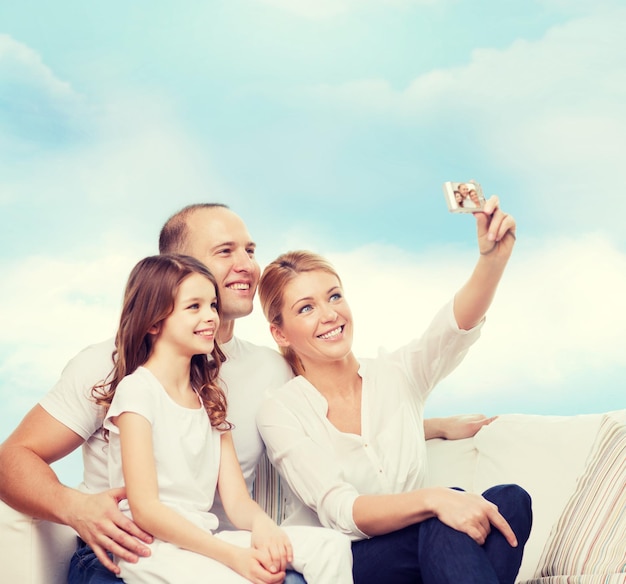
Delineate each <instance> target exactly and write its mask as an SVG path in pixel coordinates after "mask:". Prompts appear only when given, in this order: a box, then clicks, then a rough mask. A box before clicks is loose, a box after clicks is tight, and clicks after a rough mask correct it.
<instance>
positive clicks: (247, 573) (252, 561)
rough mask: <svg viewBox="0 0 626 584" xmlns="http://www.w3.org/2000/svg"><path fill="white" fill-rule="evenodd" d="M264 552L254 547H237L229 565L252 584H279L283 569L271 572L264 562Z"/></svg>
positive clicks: (281, 579)
mask: <svg viewBox="0 0 626 584" xmlns="http://www.w3.org/2000/svg"><path fill="white" fill-rule="evenodd" d="M263 556H264V553H263V552H262V551H261V550H257V549H254V548H237V550H236V551H235V552H234V557H233V562H232V564H230V563H229V567H230V568H232V569H233V570H235V572H237V573H238V574H241V576H243V577H244V578H245V579H246V580H249V581H250V582H253V583H254V584H280V582H283V581H284V580H285V572H284V571H276V572H271V571H270V570H268V569H267V568H266V567H265V566H264V564H263V562H264V559H265V558H264V557H263Z"/></svg>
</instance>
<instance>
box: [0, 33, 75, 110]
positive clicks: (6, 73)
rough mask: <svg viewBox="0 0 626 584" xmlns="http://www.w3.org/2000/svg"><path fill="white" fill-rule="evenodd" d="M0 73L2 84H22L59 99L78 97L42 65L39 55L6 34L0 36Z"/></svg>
mask: <svg viewBox="0 0 626 584" xmlns="http://www.w3.org/2000/svg"><path fill="white" fill-rule="evenodd" d="M0 72H1V74H2V79H3V80H4V81H3V83H10V82H22V83H25V84H28V85H30V86H31V87H38V88H39V89H40V91H41V92H43V93H46V94H49V95H51V96H54V97H57V98H61V99H68V98H70V99H75V98H77V97H78V95H77V94H76V93H75V91H74V90H73V89H72V87H71V85H70V84H69V83H67V82H66V81H63V80H61V79H59V78H58V77H57V76H56V75H55V74H54V73H53V72H52V70H51V69H50V68H49V67H48V66H47V65H45V64H44V62H43V60H42V59H41V56H40V55H39V53H37V52H36V51H34V50H33V49H31V48H30V47H28V46H27V45H25V44H23V43H20V42H18V41H16V40H15V39H13V38H12V37H11V36H9V35H7V34H0Z"/></svg>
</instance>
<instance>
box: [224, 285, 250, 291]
mask: <svg viewBox="0 0 626 584" xmlns="http://www.w3.org/2000/svg"><path fill="white" fill-rule="evenodd" d="M228 288H230V289H231V290H250V284H230V285H229V286H228Z"/></svg>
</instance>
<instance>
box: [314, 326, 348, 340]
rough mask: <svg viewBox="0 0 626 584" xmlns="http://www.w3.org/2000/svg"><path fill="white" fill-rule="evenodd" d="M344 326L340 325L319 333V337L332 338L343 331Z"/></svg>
mask: <svg viewBox="0 0 626 584" xmlns="http://www.w3.org/2000/svg"><path fill="white" fill-rule="evenodd" d="M342 330H343V327H341V326H339V327H337V328H336V329H335V330H332V331H329V332H327V333H324V334H323V335H318V338H319V339H332V338H334V337H336V336H337V335H338V334H340V333H341V331H342Z"/></svg>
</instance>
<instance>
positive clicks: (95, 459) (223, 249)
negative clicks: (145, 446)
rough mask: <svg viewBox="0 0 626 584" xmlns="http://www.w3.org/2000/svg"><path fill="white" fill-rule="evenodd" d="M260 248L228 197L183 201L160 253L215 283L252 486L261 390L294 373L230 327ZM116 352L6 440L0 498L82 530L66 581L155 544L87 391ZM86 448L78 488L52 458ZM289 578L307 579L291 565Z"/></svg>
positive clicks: (448, 429)
mask: <svg viewBox="0 0 626 584" xmlns="http://www.w3.org/2000/svg"><path fill="white" fill-rule="evenodd" d="M255 249H256V245H255V243H254V241H253V240H252V238H251V237H250V234H249V233H248V229H247V228H246V225H245V223H244V222H243V221H242V219H241V218H240V217H239V216H238V215H237V214H235V213H234V212H233V211H231V210H230V209H229V208H228V207H226V206H225V205H222V204H197V205H190V206H188V207H185V208H184V209H182V210H181V211H179V212H178V213H176V214H175V215H173V216H172V217H171V218H170V219H169V220H168V221H167V222H166V224H165V225H164V226H163V229H162V230H161V233H160V237H159V250H160V252H161V253H183V254H186V255H191V256H193V257H195V258H196V259H198V260H200V261H202V262H203V263H204V264H205V265H206V266H207V267H208V268H209V269H210V270H211V272H212V273H213V274H214V276H215V278H216V280H217V284H218V288H219V296H220V305H221V306H220V308H221V322H220V328H219V331H218V342H219V343H220V346H221V348H222V350H223V351H224V353H225V355H226V357H227V359H226V362H225V363H224V364H223V365H222V368H221V372H220V376H221V380H222V385H223V388H224V390H225V392H226V395H227V398H228V418H229V420H230V421H231V422H232V423H233V424H234V426H235V427H234V429H233V434H232V435H233V441H234V443H235V448H236V451H237V457H238V459H239V462H240V464H241V468H242V471H243V475H244V478H245V480H246V484H247V486H248V488H249V489H250V490H251V489H252V484H253V482H254V477H255V469H256V467H257V465H258V463H259V461H260V460H261V457H262V454H263V452H264V445H263V442H262V440H261V437H260V435H259V432H258V430H257V426H256V420H255V418H256V413H257V411H258V409H259V406H260V403H261V401H262V398H263V394H264V393H265V390H267V389H273V388H276V387H280V386H282V385H284V384H285V383H286V381H288V380H289V379H291V378H292V377H293V373H292V371H291V369H290V367H289V366H288V365H287V363H286V361H285V360H284V359H283V358H282V357H281V356H280V354H279V353H278V352H277V351H275V350H273V349H270V348H269V347H261V346H258V345H254V344H253V343H250V342H248V341H245V340H243V339H240V338H238V337H236V336H235V334H234V327H235V321H236V320H237V319H238V318H242V317H244V316H247V315H249V314H250V313H251V312H252V308H253V300H254V295H255V293H256V288H257V284H258V282H259V273H260V269H259V265H258V263H257V261H256V259H255ZM114 349H115V345H114V340H113V339H110V340H108V341H105V342H103V343H99V344H97V345H91V346H89V347H87V348H86V349H84V350H83V351H81V352H80V353H79V354H78V355H76V357H74V358H73V359H72V360H71V361H70V362H69V363H68V364H67V366H66V367H65V369H64V370H63V372H62V374H61V377H60V379H59V381H58V382H57V383H56V385H55V386H54V387H53V388H52V390H51V391H50V392H49V393H48V394H46V395H45V396H44V397H43V398H42V399H41V401H40V402H39V403H38V404H37V405H36V406H35V407H34V408H33V409H32V410H31V411H30V412H29V413H28V414H27V415H26V416H25V418H24V419H23V420H22V422H21V423H20V425H19V426H18V427H17V428H16V430H15V431H14V432H13V433H12V434H11V435H10V436H9V437H8V438H7V440H6V441H5V442H4V443H3V444H2V445H0V497H1V498H2V499H3V500H4V501H5V502H6V503H8V504H9V505H11V506H12V507H14V508H15V509H17V510H19V511H22V512H23V513H27V514H29V515H31V516H33V517H39V518H41V519H46V520H49V521H54V522H56V523H63V524H65V525H69V526H70V527H72V528H73V529H74V530H75V531H76V532H77V533H78V535H79V544H78V549H77V551H76V553H75V554H74V557H73V558H72V563H71V566H70V573H69V577H68V583H69V584H113V583H119V582H121V580H120V579H118V578H117V576H116V573H117V572H118V568H117V566H116V565H115V564H114V563H113V562H112V560H111V558H110V557H109V555H108V554H109V553H113V554H116V555H119V556H122V557H123V558H124V559H125V560H127V561H131V562H132V561H141V560H140V557H141V556H142V555H147V553H148V549H147V547H146V546H143V545H142V544H141V541H145V542H149V541H151V536H150V535H149V534H147V533H144V532H142V531H141V530H140V529H139V528H138V527H137V526H136V525H135V524H134V523H133V522H132V521H131V520H130V519H129V518H127V517H126V516H124V515H123V514H122V513H121V512H120V511H119V509H118V502H119V501H120V500H121V499H124V498H125V496H126V495H125V492H124V489H109V482H108V473H107V451H106V449H107V442H106V440H105V439H104V436H103V434H102V431H101V430H102V428H101V422H102V416H101V412H100V411H99V409H98V407H97V406H96V405H95V404H94V402H93V399H92V397H91V388H92V387H93V386H94V385H95V384H97V383H99V382H101V381H102V380H103V379H106V377H107V375H108V374H109V372H110V371H111V369H112V367H113V361H112V354H113V351H114ZM490 421H491V418H490V419H487V418H485V417H484V416H474V417H471V416H470V417H468V416H461V417H460V418H455V417H452V418H443V419H431V420H427V421H426V422H425V424H424V425H425V433H426V437H427V438H434V437H443V438H450V439H455V438H464V437H467V436H472V435H474V434H475V433H476V432H477V431H478V430H479V429H480V428H481V427H482V426H483V425H485V424H487V423H489V422H490ZM81 446H82V448H83V460H84V465H85V468H84V474H83V483H82V484H81V485H80V486H79V488H78V489H74V488H70V487H67V486H65V485H63V484H61V483H60V482H59V480H58V478H57V476H56V474H55V473H54V471H53V470H52V469H51V468H50V466H49V465H50V464H52V463H53V462H54V461H56V460H59V459H61V458H63V457H64V456H66V455H67V454H69V453H70V452H72V451H73V450H75V449H76V448H78V447H81ZM212 512H214V513H215V514H216V515H217V516H218V517H219V519H220V529H228V528H229V527H231V524H230V522H229V521H228V518H227V517H226V515H225V513H224V511H223V508H222V506H221V502H220V501H219V500H218V499H217V497H216V501H215V504H214V507H213V508H212ZM285 582H288V583H289V584H295V583H297V582H304V580H303V578H302V576H301V575H299V574H296V573H295V572H289V573H288V574H287V578H286V579H285Z"/></svg>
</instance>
